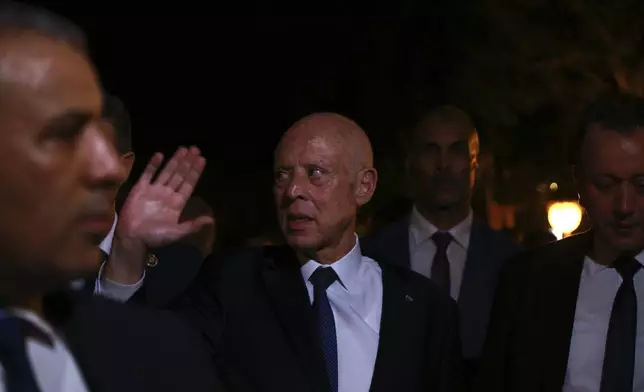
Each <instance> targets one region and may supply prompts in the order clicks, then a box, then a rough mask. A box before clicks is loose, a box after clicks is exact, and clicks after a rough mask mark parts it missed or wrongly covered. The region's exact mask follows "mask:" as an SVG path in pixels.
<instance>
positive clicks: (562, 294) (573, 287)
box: [539, 232, 592, 390]
mask: <svg viewBox="0 0 644 392" xmlns="http://www.w3.org/2000/svg"><path fill="white" fill-rule="evenodd" d="M577 237H578V238H575V239H573V238H571V239H570V240H572V241H571V243H570V244H569V245H570V246H568V247H566V248H565V249H562V252H561V253H560V256H559V257H557V259H556V260H550V261H549V262H548V263H547V264H546V268H544V270H543V271H542V272H541V273H543V274H544V276H543V278H544V286H543V291H542V293H543V294H542V296H541V297H542V299H543V302H542V303H541V304H540V306H541V309H540V310H541V320H542V321H541V322H542V329H541V331H542V333H543V335H542V338H541V339H540V340H539V342H540V344H541V347H540V349H541V350H543V351H542V354H541V356H540V358H541V363H542V366H543V368H542V370H543V373H544V374H543V381H544V384H545V385H544V390H561V387H562V385H563V383H564V380H565V377H566V369H567V367H568V355H569V352H570V340H571V338H572V329H573V324H574V320H575V310H576V307H577V296H578V293H579V282H580V280H581V271H582V268H583V264H584V257H585V255H586V252H587V250H588V249H589V246H590V240H591V238H592V234H591V233H590V232H588V233H584V234H580V235H579V236H577ZM570 240H569V241H570Z"/></svg>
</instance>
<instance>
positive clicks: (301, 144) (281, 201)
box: [274, 113, 377, 263]
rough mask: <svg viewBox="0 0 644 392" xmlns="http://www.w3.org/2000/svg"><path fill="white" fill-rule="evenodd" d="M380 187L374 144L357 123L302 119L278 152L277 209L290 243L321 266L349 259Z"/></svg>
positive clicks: (334, 117)
mask: <svg viewBox="0 0 644 392" xmlns="http://www.w3.org/2000/svg"><path fill="white" fill-rule="evenodd" d="M376 183H377V173H376V170H375V169H374V168H373V152H372V150H371V144H370V142H369V139H368V138H367V135H366V134H365V133H364V131H363V130H362V129H361V128H360V127H359V126H358V125H357V124H356V123H354V122H353V121H351V120H349V119H348V118H346V117H343V116H340V115H338V114H333V113H317V114H312V115H310V116H307V117H305V118H303V119H301V120H299V121H298V122H297V123H295V124H294V125H293V126H292V127H291V128H290V129H289V130H288V131H287V132H286V133H285V134H284V136H283V137H282V140H281V141H280V143H279V145H278V146H277V149H276V150H275V185H274V196H275V204H276V206H277V214H278V220H279V224H280V228H281V229H282V232H283V234H284V237H285V239H286V241H287V242H288V244H289V245H290V246H291V247H292V248H293V249H295V250H296V251H297V252H298V253H299V254H301V255H304V256H306V257H308V258H311V259H315V260H317V261H318V262H320V263H330V262H333V261H336V260H337V259H339V258H340V257H342V256H344V254H346V253H347V252H348V251H349V250H351V247H353V245H354V232H355V226H356V216H357V213H358V209H359V208H360V207H361V206H362V205H364V204H366V203H367V202H368V201H369V200H370V199H371V197H372V196H373V193H374V191H375V189H376Z"/></svg>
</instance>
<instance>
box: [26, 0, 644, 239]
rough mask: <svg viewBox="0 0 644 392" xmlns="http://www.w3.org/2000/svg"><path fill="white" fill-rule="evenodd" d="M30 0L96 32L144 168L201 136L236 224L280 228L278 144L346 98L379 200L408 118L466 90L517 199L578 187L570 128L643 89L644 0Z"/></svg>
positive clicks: (210, 175) (213, 195) (94, 44)
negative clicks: (369, 151) (371, 153)
mask: <svg viewBox="0 0 644 392" xmlns="http://www.w3.org/2000/svg"><path fill="white" fill-rule="evenodd" d="M32 3H38V4H40V5H45V6H47V7H48V8H50V9H52V10H54V11H57V12H59V13H61V14H63V15H66V16H68V17H69V18H70V19H72V20H73V21H74V22H76V23H78V24H79V25H80V26H81V27H83V28H84V29H85V30H86V31H87V33H88V35H89V41H90V46H91V51H92V55H93V58H94V60H95V62H96V64H97V67H98V69H99V71H100V74H101V76H102V78H103V81H104V85H105V87H106V89H107V90H108V91H110V92H112V93H114V94H116V95H118V96H119V97H120V98H121V99H122V100H123V101H124V102H125V104H126V106H127V107H128V109H129V111H130V113H131V116H132V120H133V132H134V149H135V152H136V154H137V165H136V168H135V172H134V174H133V178H136V177H138V170H140V168H141V166H143V165H144V164H145V162H146V161H147V159H148V158H149V156H150V155H151V153H152V152H154V151H157V150H158V151H162V152H164V153H167V154H170V153H172V152H173V151H174V149H175V148H176V147H177V146H178V145H190V144H195V145H197V146H199V147H200V148H201V149H202V151H203V154H204V155H205V156H206V157H207V159H208V166H207V170H206V173H205V174H204V177H203V178H202V181H201V183H200V185H199V188H198V194H199V195H201V196H203V197H204V198H205V199H206V200H208V201H209V202H210V203H211V204H213V205H214V207H215V210H216V213H217V217H218V223H219V224H220V225H223V226H224V227H225V229H220V230H219V232H220V233H222V234H223V235H224V236H230V237H231V238H232V237H235V236H237V237H239V236H241V235H242V234H240V233H243V235H245V236H253V235H256V234H259V233H260V232H262V231H264V230H265V229H266V228H267V227H270V226H271V224H272V217H273V208H272V205H271V204H272V203H271V196H270V184H271V158H272V150H273V148H274V147H275V145H276V143H277V141H278V140H279V137H280V135H281V133H282V132H284V131H285V130H286V129H287V128H288V127H289V125H290V124H292V123H293V122H295V121H296V120H297V119H298V118H300V117H302V116H304V115H306V114H309V113H312V112H315V111H322V110H323V111H337V112H340V113H342V114H344V115H347V116H349V117H351V118H353V119H354V120H356V121H357V122H358V123H359V124H361V125H362V126H363V128H364V129H365V130H366V131H367V133H368V134H369V136H370V138H371V139H372V142H373V145H374V149H375V152H376V161H377V167H378V169H379V171H380V174H381V175H380V177H381V178H380V184H379V189H378V192H377V197H376V199H375V200H374V201H373V202H372V203H371V206H370V208H372V209H378V208H380V207H381V206H384V205H386V204H387V203H388V202H390V201H391V200H393V199H394V198H396V197H398V196H400V195H401V194H403V193H404V188H403V186H402V184H401V182H400V179H401V175H400V164H399V163H400V151H399V149H398V146H399V141H400V140H399V139H400V131H401V130H403V129H405V128H407V127H409V125H410V124H411V123H412V122H413V121H414V120H415V113H417V112H418V111H419V110H422V109H423V108H427V107H430V106H432V105H436V104H445V103H451V104H456V105H458V106H460V107H462V108H463V109H465V110H466V111H468V112H469V113H470V114H471V115H472V116H473V117H474V119H475V122H476V123H477V125H478V128H479V132H480V133H481V134H482V139H483V142H484V145H485V146H484V147H485V149H486V152H487V153H488V154H490V155H491V156H493V157H494V160H493V162H494V163H493V165H492V168H491V169H489V170H491V171H492V172H494V173H496V175H492V176H491V177H490V178H492V182H491V183H490V184H487V185H486V186H490V187H492V189H493V195H494V196H493V197H494V198H495V199H497V201H499V202H502V203H509V204H516V205H518V206H519V207H521V205H522V204H525V203H526V202H528V201H531V200H536V199H540V197H538V195H537V192H536V189H537V187H538V186H539V184H542V183H543V184H545V183H548V184H549V183H550V181H555V180H556V181H557V182H558V183H559V184H560V187H559V189H560V190H559V194H558V195H554V196H552V197H560V198H567V197H574V194H575V192H574V187H573V186H572V182H571V181H570V178H569V175H568V170H567V167H566V165H565V163H566V148H567V147H566V143H565V140H566V139H567V135H568V134H569V132H570V131H571V130H572V129H574V128H575V126H576V118H577V115H578V113H579V111H580V110H581V108H582V107H583V105H584V104H585V103H586V102H588V101H590V100H592V99H593V98H594V97H595V96H597V95H598V94H599V93H601V92H604V91H607V90H615V89H628V90H632V91H636V92H644V77H642V74H643V72H642V69H643V67H642V65H643V64H644V62H643V61H642V53H644V51H643V50H642V49H644V41H643V40H642V37H643V34H642V29H641V27H640V26H641V22H640V21H641V20H642V16H644V2H642V1H641V0H638V1H635V0H620V1H613V2H605V1H600V0H589V1H584V2H580V1H576V0H561V1H557V2H554V1H546V0H526V1H523V2H513V1H509V0H508V1H506V0H478V1H474V0H469V1H448V0H426V1H411V0H407V1H399V2H372V3H357V2H338V3H333V2H325V3H312V2H305V3H301V2H300V3H291V2H286V1H281V2H275V1H262V2H259V1H258V2H231V3H222V4H219V3H205V2H204V3H201V5H199V6H197V5H195V4H191V3H190V2H176V1H175V2H172V3H167V4H165V5H164V4H161V3H158V2H157V3H154V5H149V6H146V5H145V4H144V3H143V2H141V4H140V5H136V6H135V4H134V2H128V3H124V4H122V5H118V4H117V3H114V2H104V1H96V2H85V3H71V2H53V1H49V2H47V1H39V2H32ZM519 3H520V4H519ZM196 4H200V3H196ZM549 197H550V196H549Z"/></svg>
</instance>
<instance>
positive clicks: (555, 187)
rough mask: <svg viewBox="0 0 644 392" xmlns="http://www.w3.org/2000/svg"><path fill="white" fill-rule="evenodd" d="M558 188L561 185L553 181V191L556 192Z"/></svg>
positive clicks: (551, 188) (551, 186)
mask: <svg viewBox="0 0 644 392" xmlns="http://www.w3.org/2000/svg"><path fill="white" fill-rule="evenodd" d="M557 189H559V185H558V184H557V183H556V182H553V183H552V184H550V190H551V191H553V192H556V191H557Z"/></svg>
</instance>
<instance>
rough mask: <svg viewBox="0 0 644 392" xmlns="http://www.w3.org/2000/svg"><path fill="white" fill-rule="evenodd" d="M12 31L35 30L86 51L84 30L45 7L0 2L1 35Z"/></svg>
mask: <svg viewBox="0 0 644 392" xmlns="http://www.w3.org/2000/svg"><path fill="white" fill-rule="evenodd" d="M10 31H34V32H37V33H39V34H42V35H44V36H46V37H49V38H52V39H55V40H58V41H62V42H65V43H67V44H68V45H70V46H72V47H73V48H75V49H77V50H79V51H81V52H83V53H85V52H86V51H87V47H86V38H85V34H84V33H83V30H82V29H81V28H79V27H78V26H76V25H75V24H74V23H72V22H71V21H69V20H67V19H66V18H64V17H62V16H60V15H57V14H55V13H54V12H52V11H49V10H47V9H44V8H40V7H36V6H32V5H28V4H23V3H19V2H14V1H2V2H0V35H2V34H5V33H7V32H10Z"/></svg>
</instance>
